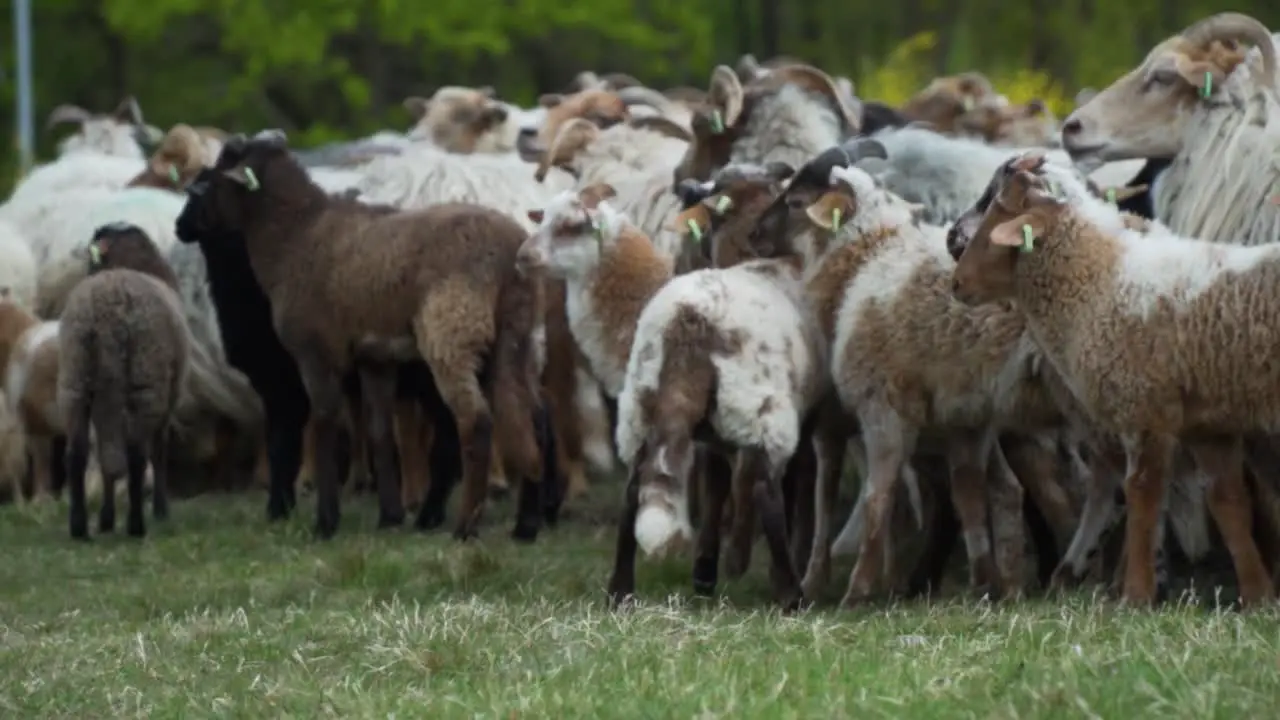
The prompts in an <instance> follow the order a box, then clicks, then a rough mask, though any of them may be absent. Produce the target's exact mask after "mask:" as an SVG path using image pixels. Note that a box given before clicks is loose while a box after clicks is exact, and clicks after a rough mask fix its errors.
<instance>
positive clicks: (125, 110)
mask: <svg viewBox="0 0 1280 720" xmlns="http://www.w3.org/2000/svg"><path fill="white" fill-rule="evenodd" d="M64 123H70V124H74V125H77V126H78V130H79V132H77V133H76V134H74V135H71V136H69V137H67V138H66V139H64V140H63V141H62V142H61V143H59V145H58V149H59V152H60V153H62V154H66V153H69V152H76V151H81V150H90V151H96V152H101V153H106V154H108V155H115V156H119V157H138V156H139V155H140V153H141V151H140V148H142V147H149V146H151V145H154V144H155V143H156V142H157V141H158V140H159V139H160V136H161V132H160V131H159V130H158V129H157V128H155V127H152V126H151V125H147V124H146V123H145V122H144V121H143V119H142V109H141V108H140V107H138V102H137V100H135V99H133V98H132V97H126V98H125V99H124V100H123V101H121V103H120V105H119V106H117V107H116V109H115V110H114V111H113V112H111V113H108V114H105V115H95V114H93V113H90V112H89V111H88V110H85V109H84V108H82V107H79V106H77V105H59V106H58V107H56V108H54V109H53V112H51V113H49V120H48V121H47V123H46V125H45V127H46V129H47V128H52V127H53V126H55V125H60V124H64Z"/></svg>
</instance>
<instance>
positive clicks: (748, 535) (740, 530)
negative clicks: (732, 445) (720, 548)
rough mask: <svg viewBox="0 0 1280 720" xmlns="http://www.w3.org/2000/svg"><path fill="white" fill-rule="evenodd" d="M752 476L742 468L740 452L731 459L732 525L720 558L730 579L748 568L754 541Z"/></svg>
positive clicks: (738, 575) (754, 510) (738, 576)
mask: <svg viewBox="0 0 1280 720" xmlns="http://www.w3.org/2000/svg"><path fill="white" fill-rule="evenodd" d="M752 481H753V479H752V477H751V475H750V474H749V472H748V468H746V467H745V463H744V461H743V457H742V454H741V453H738V454H737V455H735V457H734V461H733V481H732V488H731V492H732V493H733V524H732V525H731V526H730V528H729V551H728V552H727V553H726V555H725V559H724V571H725V574H726V575H728V576H729V579H730V580H735V579H737V578H740V577H742V576H743V575H744V574H746V572H747V568H748V567H750V566H751V546H752V545H754V544H755V539H756V508H755V503H754V502H753V501H752V499H751V493H752V492H753V490H752Z"/></svg>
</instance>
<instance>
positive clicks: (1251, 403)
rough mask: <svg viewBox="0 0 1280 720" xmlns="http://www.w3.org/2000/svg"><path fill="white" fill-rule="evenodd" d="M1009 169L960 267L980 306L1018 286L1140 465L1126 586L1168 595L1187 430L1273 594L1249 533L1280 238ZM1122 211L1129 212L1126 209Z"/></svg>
mask: <svg viewBox="0 0 1280 720" xmlns="http://www.w3.org/2000/svg"><path fill="white" fill-rule="evenodd" d="M1046 188H1047V185H1046V183H1045V182H1044V180H1043V179H1041V178H1038V177H1036V176H1034V175H1033V174H1031V173H1030V172H1027V171H1019V172H1016V173H1013V174H1011V176H1010V177H1008V178H1007V179H1006V180H1005V182H1004V183H1003V187H1002V189H1001V191H1000V194H999V196H998V198H997V201H996V202H993V203H992V204H991V207H990V208H989V209H988V211H987V214H986V217H985V218H984V220H983V221H982V224H981V226H980V228H979V230H978V232H977V233H976V235H975V236H974V239H973V241H972V242H971V243H969V244H968V246H967V247H966V248H965V249H964V252H963V254H962V256H961V258H960V262H959V264H958V265H957V267H956V271H955V279H954V283H955V285H954V293H955V295H956V297H957V298H958V299H960V300H961V301H963V302H967V303H971V304H981V303H988V302H995V301H999V300H1004V299H1009V298H1012V299H1013V300H1014V301H1015V303H1016V306H1017V308H1018V309H1019V310H1020V311H1021V312H1023V313H1024V314H1025V315H1026V316H1027V322H1028V328H1029V329H1030V332H1031V334H1032V336H1033V338H1034V339H1035V341H1036V343H1037V345H1038V346H1039V347H1040V349H1041V351H1042V352H1043V353H1044V354H1045V356H1046V357H1047V358H1048V359H1049V361H1050V362H1051V363H1052V364H1053V365H1054V367H1055V368H1057V369H1058V370H1059V372H1060V373H1061V374H1062V376H1063V378H1064V380H1065V381H1066V385H1067V387H1068V388H1070V390H1071V393H1072V395H1073V396H1074V397H1075V398H1076V400H1077V401H1078V402H1079V403H1080V404H1081V406H1082V407H1083V408H1084V409H1085V410H1086V412H1087V413H1088V416H1089V418H1090V420H1092V421H1093V422H1094V423H1096V424H1097V427H1098V428H1099V429H1100V430H1101V431H1102V432H1106V433H1110V434H1114V435H1116V436H1118V437H1119V438H1120V441H1121V444H1122V445H1123V447H1124V451H1125V455H1126V460H1127V462H1128V477H1127V478H1126V481H1125V495H1126V499H1127V504H1128V511H1127V518H1128V521H1127V525H1126V552H1127V553H1128V560H1127V566H1126V569H1125V581H1124V597H1125V599H1126V600H1128V601H1131V602H1137V603H1149V602H1151V601H1152V600H1153V599H1154V597H1155V591H1156V583H1155V581H1156V578H1155V564H1156V563H1155V550H1156V548H1155V543H1156V542H1157V540H1158V536H1159V525H1160V518H1161V515H1162V508H1163V504H1164V502H1165V497H1164V496H1165V493H1164V485H1165V478H1166V475H1167V474H1168V472H1169V469H1170V464H1171V460H1172V457H1173V452H1174V450H1175V449H1176V446H1177V443H1178V440H1179V439H1183V440H1185V441H1186V442H1187V445H1188V448H1189V450H1190V451H1191V453H1192V455H1193V456H1194V458H1195V460H1196V464H1197V466H1198V467H1199V468H1200V469H1201V470H1202V471H1204V472H1205V473H1207V474H1208V475H1209V476H1211V477H1212V478H1213V482H1212V483H1211V485H1210V487H1209V506H1210V510H1211V512H1212V514H1213V517H1214V520H1215V522H1216V524H1217V526H1218V529H1219V530H1220V531H1221V533H1222V536H1223V538H1224V540H1225V541H1226V543H1227V546H1228V548H1229V549H1230V550H1231V555H1232V559H1233V560H1234V562H1235V565H1236V573H1237V576H1238V578H1239V581H1240V588H1241V590H1240V594H1241V598H1242V600H1243V601H1244V602H1245V603H1249V604H1253V603H1257V602H1260V601H1262V600H1263V599H1267V598H1271V597H1272V596H1274V586H1273V584H1272V580H1271V578H1270V576H1269V574H1268V573H1267V570H1266V568H1265V567H1264V566H1263V564H1262V560H1261V557H1260V556H1259V553H1258V549H1257V547H1256V545H1255V544H1254V541H1253V538H1252V536H1251V525H1252V515H1251V513H1252V508H1251V506H1250V502H1249V493H1248V489H1247V487H1246V485H1245V483H1244V479H1243V476H1242V474H1241V470H1242V462H1243V458H1242V453H1243V450H1242V445H1241V441H1240V438H1239V436H1242V435H1245V434H1249V433H1254V432H1269V433H1273V432H1276V431H1277V430H1280V398H1277V396H1276V392H1275V388H1276V387H1278V386H1280V370H1277V368H1276V367H1274V365H1273V364H1272V363H1271V362H1270V361H1269V358H1270V357H1271V355H1273V354H1274V352H1275V349H1276V346H1277V342H1278V341H1277V338H1276V336H1275V332H1274V330H1273V328H1274V326H1275V325H1276V322H1277V320H1278V319H1280V305H1278V304H1277V303H1276V302H1274V301H1273V298H1274V297H1275V289H1276V278H1277V277H1280V244H1276V243H1272V244H1267V245H1261V246H1258V247H1253V248H1238V247H1231V246H1225V245H1222V244H1215V243H1209V242H1204V241H1197V240H1190V239H1184V238H1179V237H1176V236H1173V235H1171V234H1168V233H1158V234H1152V235H1148V234H1144V233H1141V232H1137V231H1132V230H1128V229H1122V230H1115V229H1114V227H1115V221H1114V220H1112V221H1111V223H1110V225H1109V227H1100V226H1099V224H1098V223H1095V222H1094V220H1093V216H1094V214H1095V211H1091V210H1089V209H1085V208H1083V207H1082V206H1079V205H1077V204H1074V203H1072V202H1070V201H1068V200H1065V199H1062V198H1059V197H1057V196H1056V195H1054V194H1052V193H1051V192H1050V191H1049V190H1047V189H1046ZM1114 212H1115V214H1116V215H1118V214H1119V213H1118V211H1114Z"/></svg>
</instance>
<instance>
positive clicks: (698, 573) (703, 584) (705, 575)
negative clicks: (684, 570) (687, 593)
mask: <svg viewBox="0 0 1280 720" xmlns="http://www.w3.org/2000/svg"><path fill="white" fill-rule="evenodd" d="M716 573H717V567H716V558H714V557H700V558H698V559H696V560H694V561H693V592H694V593H695V594H697V595H700V596H702V597H711V596H712V595H715V593H716Z"/></svg>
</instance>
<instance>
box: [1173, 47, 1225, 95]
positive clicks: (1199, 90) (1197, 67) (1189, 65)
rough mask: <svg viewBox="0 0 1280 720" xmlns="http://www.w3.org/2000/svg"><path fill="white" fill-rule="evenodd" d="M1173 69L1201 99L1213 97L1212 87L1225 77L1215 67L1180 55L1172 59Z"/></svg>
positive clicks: (1209, 63)
mask: <svg viewBox="0 0 1280 720" xmlns="http://www.w3.org/2000/svg"><path fill="white" fill-rule="evenodd" d="M1173 67H1174V69H1175V70H1177V72H1178V75H1180V76H1182V79H1183V80H1185V81H1186V82H1187V84H1188V85H1190V86H1191V87H1193V88H1195V90H1196V94H1197V95H1199V96H1200V97H1202V98H1208V97H1210V96H1211V95H1213V89H1214V87H1216V86H1217V85H1219V84H1221V83H1222V81H1223V80H1225V79H1226V77H1227V76H1226V75H1225V74H1224V73H1223V72H1222V70H1221V69H1220V68H1219V67H1218V66H1217V65H1214V64H1213V63H1211V62H1207V61H1204V60H1192V59H1191V58H1189V57H1187V56H1186V55H1183V54H1181V53H1179V54H1178V55H1177V56H1176V57H1175V58H1174V61H1173Z"/></svg>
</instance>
